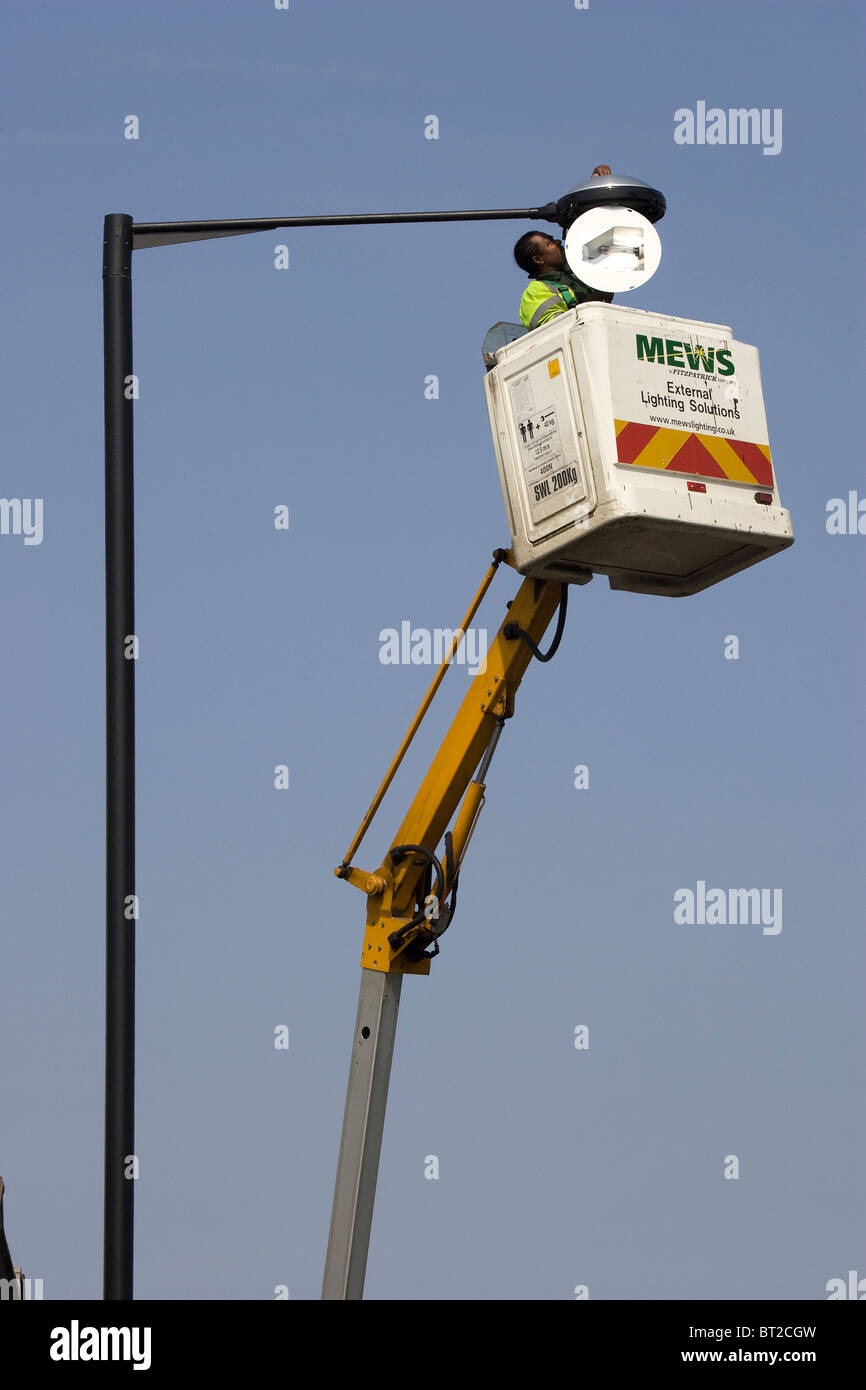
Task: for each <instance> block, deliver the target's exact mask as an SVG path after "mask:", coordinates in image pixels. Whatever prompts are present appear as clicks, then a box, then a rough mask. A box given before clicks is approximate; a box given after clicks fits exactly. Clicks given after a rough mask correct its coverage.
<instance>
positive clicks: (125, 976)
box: [102, 175, 664, 1300]
mask: <svg viewBox="0 0 866 1390" xmlns="http://www.w3.org/2000/svg"><path fill="white" fill-rule="evenodd" d="M630 194H631V196H632V198H634V199H642V200H643V201H642V202H641V204H640V205H638V203H637V202H636V201H635V203H634V206H636V207H638V210H643V211H645V212H646V215H647V216H649V217H650V218H651V220H652V221H656V220H657V218H658V217H660V216H661V215H662V213H663V212H664V198H663V197H662V195H661V194H660V193H657V192H656V191H655V190H654V189H650V188H648V186H647V185H646V184H642V183H641V182H640V180H638V179H623V178H622V177H621V176H617V175H610V176H607V177H602V178H596V179H587V180H586V181H585V183H584V184H580V185H578V187H577V188H575V189H572V190H571V192H570V193H568V194H566V195H565V197H564V198H561V199H560V200H559V201H558V202H551V203H547V204H545V205H544V206H543V207H538V208H506V209H496V210H493V211H459V212H406V213H359V214H352V213H350V214H338V215H336V216H327V217H263V218H248V219H242V220H236V221H212V222H141V223H135V222H133V220H132V218H131V217H130V216H129V215H128V214H127V213H119V212H115V213H109V214H108V215H107V216H106V218H105V228H104V240H103V264H102V277H103V305H104V335H105V616H106V814H107V829H106V1023H105V1226H104V1246H103V1250H104V1283H103V1297H104V1298H105V1299H109V1300H116V1299H131V1298H132V1296H133V1225H134V1202H133V1194H134V1186H133V1181H132V1174H131V1172H130V1171H129V1168H130V1164H131V1162H132V1160H133V1157H134V1154H135V1143H134V1133H135V920H136V916H137V912H136V910H135V907H134V895H135V660H134V651H133V648H132V646H131V644H130V640H129V639H130V638H132V637H133V636H134V634H135V574H134V525H133V513H134V508H133V494H134V489H133V415H132V405H133V401H132V398H133V391H132V384H131V378H132V253H133V251H136V250H142V249H144V248H146V247H152V246H170V245H174V244H178V243H181V242H186V241H206V240H209V239H210V238H212V237H224V236H243V235H245V234H246V233H249V232H267V231H275V230H276V229H277V228H281V227H358V226H370V225H372V226H375V225H379V224H384V223H391V222H484V221H507V220H514V219H520V220H534V219H536V218H540V219H541V220H542V221H547V222H556V223H559V225H560V226H562V227H568V226H570V224H571V222H572V221H573V220H574V218H575V217H576V216H577V215H578V213H579V212H583V211H585V209H586V207H588V206H590V205H592V204H593V203H595V204H598V203H599V202H609V203H613V202H616V203H620V204H622V203H626V202H628V201H629V200H630V199H629V195H630ZM650 195H651V196H650ZM648 209H651V210H648ZM653 213H655V215H653Z"/></svg>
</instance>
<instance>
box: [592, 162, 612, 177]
mask: <svg viewBox="0 0 866 1390" xmlns="http://www.w3.org/2000/svg"><path fill="white" fill-rule="evenodd" d="M609 173H610V165H609V164H596V166H595V168H594V169H593V171H592V177H593V178H594V179H600V178H604V175H605V174H609Z"/></svg>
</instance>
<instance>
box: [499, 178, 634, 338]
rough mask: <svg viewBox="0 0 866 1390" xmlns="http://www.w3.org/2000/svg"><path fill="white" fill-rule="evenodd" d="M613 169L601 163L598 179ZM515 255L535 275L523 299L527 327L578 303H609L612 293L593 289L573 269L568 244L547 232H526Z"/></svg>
mask: <svg viewBox="0 0 866 1390" xmlns="http://www.w3.org/2000/svg"><path fill="white" fill-rule="evenodd" d="M609 173H610V169H609V167H608V165H607V164H597V165H596V166H595V168H594V169H593V171H592V177H593V178H594V179H598V178H603V177H604V176H605V175H606V174H609ZM514 259H515V260H516V262H517V264H518V265H519V266H520V269H521V270H525V271H526V273H527V275H529V276H530V277H531V279H530V281H529V284H528V285H527V286H526V289H525V290H524V291H523V298H522V299H521V301H520V322H521V323H522V324H523V326H524V328H530V329H531V328H540V327H541V325H542V324H543V323H548V322H549V321H550V319H552V318H555V317H556V315H557V314H565V313H567V312H568V310H569V309H573V308H574V306H575V304H584V303H586V301H587V300H590V299H595V300H602V301H603V302H604V303H605V304H609V303H610V301H611V300H612V299H613V295H612V294H605V293H603V292H602V291H601V290H593V289H590V287H589V285H585V284H584V283H583V281H582V280H578V278H577V276H576V275H574V274H572V272H571V270H569V267H568V262H567V261H566V259H565V247H564V246H563V244H562V242H561V241H557V240H556V239H555V238H554V237H552V236H548V235H547V233H546V232H536V231H532V232H524V234H523V236H522V237H521V238H520V240H519V241H518V242H517V244H516V245H515V247H514Z"/></svg>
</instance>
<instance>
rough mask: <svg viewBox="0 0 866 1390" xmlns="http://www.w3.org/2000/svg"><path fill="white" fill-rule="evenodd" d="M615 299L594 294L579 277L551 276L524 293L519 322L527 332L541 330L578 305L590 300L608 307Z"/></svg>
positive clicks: (535, 281)
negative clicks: (600, 302) (601, 301)
mask: <svg viewBox="0 0 866 1390" xmlns="http://www.w3.org/2000/svg"><path fill="white" fill-rule="evenodd" d="M612 298H613V295H610V294H603V293H602V292H601V290H591V289H590V288H589V286H588V285H585V284H584V283H583V281H582V280H578V278H577V276H576V275H564V274H562V273H560V274H555V275H548V276H545V278H544V279H543V280H530V282H529V284H528V285H527V286H526V289H525V290H524V291H523V298H522V299H521V301H520V322H521V323H522V324H523V327H524V328H530V329H532V328H540V327H541V325H542V324H543V323H547V322H548V321H549V320H550V319H552V318H555V317H556V315H557V314H565V313H567V312H568V310H569V309H573V308H574V306H575V304H583V303H584V302H585V301H586V300H587V299H600V300H604V301H605V302H607V303H609V302H610V300H611V299H612Z"/></svg>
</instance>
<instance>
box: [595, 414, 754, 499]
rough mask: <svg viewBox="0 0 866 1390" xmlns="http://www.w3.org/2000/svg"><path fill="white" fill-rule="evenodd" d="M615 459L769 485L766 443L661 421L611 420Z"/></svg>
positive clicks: (677, 471)
mask: <svg viewBox="0 0 866 1390" xmlns="http://www.w3.org/2000/svg"><path fill="white" fill-rule="evenodd" d="M613 423H614V425H615V427H616V456H617V462H618V463H635V464H638V465H639V467H641V468H664V469H667V470H668V471H669V472H671V473H696V474H698V475H699V476H701V477H704V478H729V479H731V481H732V482H735V483H758V484H760V486H761V487H772V486H773V465H772V462H771V459H770V448H769V445H768V444H745V443H744V442H743V441H742V440H741V439H723V438H722V437H721V436H720V435H716V434H691V433H690V432H689V431H688V430H672V429H667V428H666V427H665V426H664V425H641V424H638V423H637V422H636V421H634V420H614V422H613Z"/></svg>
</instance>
